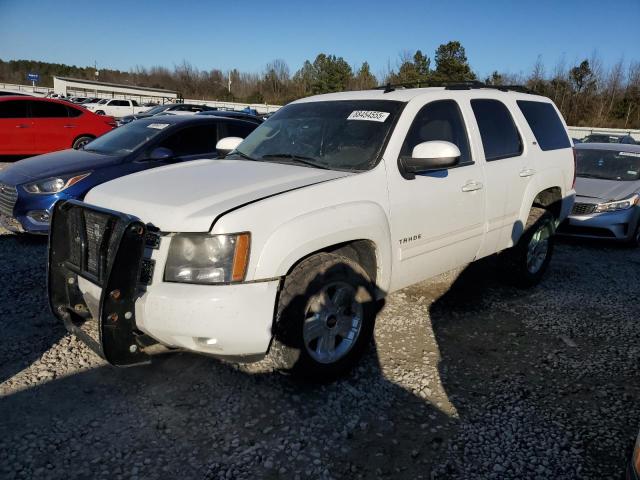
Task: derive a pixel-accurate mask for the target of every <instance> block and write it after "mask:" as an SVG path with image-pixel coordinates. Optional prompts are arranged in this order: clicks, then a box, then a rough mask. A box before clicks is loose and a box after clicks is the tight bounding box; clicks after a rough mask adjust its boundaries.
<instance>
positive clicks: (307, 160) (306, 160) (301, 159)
mask: <svg viewBox="0 0 640 480" xmlns="http://www.w3.org/2000/svg"><path fill="white" fill-rule="evenodd" d="M262 158H287V159H289V160H293V161H294V162H296V163H300V164H302V165H307V166H309V167H314V168H321V169H322V170H331V168H329V167H327V166H326V165H322V164H320V163H316V161H315V158H311V157H305V156H303V155H293V154H292V153H269V154H267V155H263V156H262Z"/></svg>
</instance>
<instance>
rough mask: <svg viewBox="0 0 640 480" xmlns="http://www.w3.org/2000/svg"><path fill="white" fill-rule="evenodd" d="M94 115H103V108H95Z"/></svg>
mask: <svg viewBox="0 0 640 480" xmlns="http://www.w3.org/2000/svg"><path fill="white" fill-rule="evenodd" d="M96 115H104V110H96Z"/></svg>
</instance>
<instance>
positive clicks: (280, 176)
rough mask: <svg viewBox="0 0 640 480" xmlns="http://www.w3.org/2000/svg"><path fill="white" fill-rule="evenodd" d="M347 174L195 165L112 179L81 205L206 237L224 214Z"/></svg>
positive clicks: (247, 164)
mask: <svg viewBox="0 0 640 480" xmlns="http://www.w3.org/2000/svg"><path fill="white" fill-rule="evenodd" d="M347 175H351V174H350V173H347V172H338V171H333V170H320V169H317V168H309V167H301V166H296V165H284V164H278V163H267V162H253V161H248V160H196V161H191V162H185V163H178V164H175V165H169V166H166V167H160V168H152V169H150V170H146V171H143V172H139V173H135V174H133V175H127V176H125V177H121V178H118V179H116V180H112V181H110V182H107V183H104V184H102V185H99V186H97V187H95V188H94V189H92V190H91V191H89V193H88V194H87V196H86V197H85V201H86V202H87V203H90V204H92V205H96V206H99V207H103V208H108V209H111V210H116V211H119V212H123V213H127V214H130V215H133V216H136V217H138V218H139V219H140V220H142V221H143V222H145V223H151V224H153V225H154V226H156V227H158V228H159V229H160V230H162V231H164V232H208V231H209V230H210V229H211V226H212V224H213V222H214V220H215V219H216V218H218V217H219V216H220V215H222V214H223V213H225V212H227V211H228V210H231V209H234V208H236V207H239V206H242V205H244V204H246V203H251V202H253V201H255V200H258V199H261V198H264V197H269V196H272V195H275V194H278V193H282V192H285V191H287V190H292V189H295V188H299V187H304V186H307V185H312V184H315V183H320V182H324V181H327V180H332V179H334V178H340V177H345V176H347Z"/></svg>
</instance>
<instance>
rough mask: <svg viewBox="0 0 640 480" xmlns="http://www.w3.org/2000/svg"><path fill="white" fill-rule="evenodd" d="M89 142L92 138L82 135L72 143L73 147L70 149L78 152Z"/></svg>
mask: <svg viewBox="0 0 640 480" xmlns="http://www.w3.org/2000/svg"><path fill="white" fill-rule="evenodd" d="M91 140H93V137H90V136H88V135H83V136H82V137H78V138H76V139H75V140H74V141H73V145H71V146H72V148H74V149H76V150H79V149H81V148H82V147H84V146H85V145H86V144H87V143H89V142H90V141H91Z"/></svg>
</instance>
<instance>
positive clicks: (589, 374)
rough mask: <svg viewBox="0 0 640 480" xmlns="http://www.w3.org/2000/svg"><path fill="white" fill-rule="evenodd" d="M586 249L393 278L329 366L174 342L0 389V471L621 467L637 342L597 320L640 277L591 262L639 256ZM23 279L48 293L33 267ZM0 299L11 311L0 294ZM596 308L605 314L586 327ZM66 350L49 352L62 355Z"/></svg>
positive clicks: (406, 474)
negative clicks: (508, 265) (628, 281)
mask: <svg viewBox="0 0 640 480" xmlns="http://www.w3.org/2000/svg"><path fill="white" fill-rule="evenodd" d="M5 245H11V242H10V241H9V242H8V241H7V240H2V247H3V248H1V249H0V251H1V252H3V253H2V254H3V257H2V258H3V260H9V261H11V260H12V259H13V260H14V261H15V255H16V254H17V253H18V252H17V249H15V248H13V252H14V254H13V255H11V254H9V253H6V252H7V251H8V249H7V248H4V247H5ZM588 250H589V249H588V247H580V248H577V249H564V250H562V251H561V252H556V255H555V257H554V261H553V262H552V263H551V268H550V271H549V272H548V276H547V278H546V279H545V280H544V281H543V282H542V284H541V285H540V286H539V287H536V288H534V289H531V290H519V289H516V288H512V287H509V286H505V285H504V283H503V281H502V272H501V270H500V269H499V268H498V266H497V264H496V260H495V258H489V259H485V260H483V261H480V262H477V263H475V264H472V265H470V266H469V267H467V268H466V269H465V270H464V271H463V272H462V273H461V274H460V275H459V276H457V278H456V279H455V280H453V281H452V280H451V278H450V277H448V276H445V278H444V279H439V280H438V279H436V280H435V281H433V282H429V283H426V282H425V283H423V284H420V285H416V286H413V287H409V288H407V289H405V290H403V291H402V292H400V293H398V294H396V295H392V296H390V297H389V299H388V302H387V305H386V306H385V309H384V310H383V311H382V312H381V313H380V321H379V323H378V325H377V327H376V344H375V345H374V346H372V347H371V348H370V349H369V350H368V351H367V353H366V354H365V357H364V359H363V361H362V362H361V363H360V364H359V365H358V366H357V367H356V368H355V370H354V371H353V372H352V373H350V374H349V375H347V376H345V377H344V378H341V379H339V380H337V381H335V382H333V383H328V384H323V385H312V384H308V383H301V382H299V381H295V380H293V379H292V378H291V377H290V376H287V375H282V374H280V373H278V372H276V371H273V369H271V368H270V366H269V363H268V362H261V363H258V364H251V365H246V366H238V365H233V364H229V363H225V362H222V361H218V360H215V359H212V358H207V357H203V356H199V355H191V354H186V353H175V354H170V355H164V356H158V357H156V358H155V359H154V361H153V363H152V364H151V365H149V366H142V367H133V368H128V369H116V368H112V367H110V366H106V365H103V364H102V365H99V366H98V367H96V368H93V369H87V368H85V369H83V370H81V371H77V372H75V373H74V374H72V375H69V376H65V377H62V378H56V379H54V380H52V381H48V382H45V383H42V381H39V382H37V385H35V386H33V387H31V388H24V387H23V388H22V389H20V390H17V391H16V390H12V391H11V392H10V393H6V394H4V393H3V394H2V395H3V396H0V472H1V473H0V476H2V477H3V478H5V477H6V478H37V477H46V478H65V479H66V478H134V477H135V478H197V479H217V478H268V479H272V478H273V479H275V478H322V479H325V478H327V479H328V478H383V477H387V478H412V479H419V478H423V479H449V478H483V479H484V478H498V479H502V478H554V479H570V478H571V479H573V478H603V475H602V472H603V471H605V472H609V473H610V475H604V476H605V477H606V476H609V477H611V478H616V477H619V475H618V472H622V469H623V468H624V448H625V447H626V443H628V441H629V438H630V437H633V436H634V435H635V433H636V432H635V430H636V425H637V421H638V410H637V408H634V405H637V404H638V401H639V400H640V394H639V391H640V385H639V382H638V380H637V362H638V358H639V355H638V348H637V347H628V346H627V345H625V342H626V340H627V339H626V337H624V336H623V335H621V334H618V335H617V337H615V338H614V337H612V336H611V331H614V332H615V330H610V328H611V329H613V328H619V327H616V324H614V323H613V322H614V320H615V317H611V316H608V315H610V313H611V311H612V310H613V311H614V312H615V313H616V314H617V315H619V316H621V317H624V318H636V317H637V308H636V307H634V305H630V304H629V302H626V303H625V299H627V297H628V296H629V295H631V296H634V295H635V296H636V297H635V298H637V295H640V291H639V288H640V286H639V285H640V282H638V283H636V284H633V285H631V286H628V288H627V289H625V290H622V289H620V288H618V285H615V284H613V285H612V286H611V287H610V288H604V289H603V286H602V285H601V284H599V283H598V282H597V281H594V279H598V278H605V279H606V280H607V281H608V282H612V281H613V279H614V278H615V276H617V275H619V276H623V277H624V276H626V277H632V276H633V272H636V273H635V275H636V277H637V264H636V265H635V266H634V264H633V263H632V262H638V261H639V260H640V257H639V256H638V254H637V253H635V254H634V255H635V256H634V257H633V258H632V259H627V258H626V257H625V258H620V257H619V256H615V253H616V252H615V251H614V252H609V253H606V252H605V255H604V256H601V255H600V256H593V258H590V259H589V258H586V255H585V253H586V252H588ZM29 252H30V254H38V255H40V254H41V253H42V252H40V251H39V250H37V249H35V250H33V251H29ZM21 255H24V253H21ZM616 262H617V263H616ZM4 264H5V262H3V265H4ZM19 265H20V262H17V263H16V264H15V265H14V266H12V267H11V268H12V269H13V270H12V271H13V272H18V271H19ZM612 265H613V267H612ZM614 267H615V269H617V271H618V273H616V274H615V276H614V275H613V274H610V273H608V271H609V269H610V268H614ZM42 269H44V267H42ZM634 269H635V270H634ZM38 272H39V275H40V278H43V277H42V276H43V272H42V271H40V270H37V269H36V271H35V272H33V273H35V274H36V275H35V277H34V278H38V277H37V275H38ZM607 275H608V276H607ZM567 282H570V283H571V288H567ZM23 288H24V286H23ZM32 288H33V289H34V290H38V291H39V292H40V293H39V294H38V295H40V296H41V297H42V296H43V295H44V287H43V283H42V281H36V280H34V283H33V285H32ZM576 291H577V292H578V293H576ZM22 292H23V290H21V289H19V290H18V289H16V290H15V292H14V296H15V295H22V294H23V293H22ZM584 292H587V293H588V294H589V295H588V296H585V294H584ZM598 292H600V293H598ZM598 295H601V296H598ZM38 298H39V297H38ZM603 298H605V299H607V300H606V301H607V302H609V303H604V300H603ZM45 300H46V299H44V297H42V298H40V300H37V299H35V298H34V297H32V298H29V299H25V310H24V313H18V315H12V317H11V321H12V322H16V320H17V321H18V322H17V323H19V322H22V321H23V319H22V317H23V316H27V315H29V314H30V313H27V312H31V313H34V312H39V311H40V309H42V311H43V312H45V311H46V301H45ZM38 302H39V303H38ZM35 304H38V305H42V307H34V305H35ZM27 305H28V306H29V307H27ZM2 308H4V309H5V311H3V313H4V315H3V316H2V317H0V318H2V319H3V320H2V321H3V322H5V323H4V324H3V325H8V323H9V322H10V320H8V319H7V320H5V318H6V317H7V316H8V315H7V312H9V307H7V306H6V302H5V300H4V299H3V302H2ZM634 309H635V316H634ZM585 312H588V314H585ZM47 315H48V313H47ZM584 315H591V316H595V318H597V320H598V321H597V322H593V323H589V322H586V321H585V320H584V319H583V316H584ZM186 321H188V320H186ZM25 325H28V326H29V327H28V328H30V329H34V328H35V329H36V330H37V329H38V327H36V326H34V325H31V324H28V323H25ZM599 325H603V326H606V327H607V329H604V330H603V331H602V334H601V335H599V336H598V335H595V336H589V335H591V334H592V332H591V330H593V329H594V328H599ZM60 328H61V327H59V328H58V327H51V328H47V329H42V336H43V338H46V341H43V346H44V345H53V344H54V343H55V342H56V341H57V339H58V338H59V335H60V334H62V333H61V332H60ZM596 333H597V332H596ZM31 335H34V334H31ZM636 335H637V333H636ZM618 337H619V338H618ZM636 338H637V337H636ZM572 342H575V343H576V346H571V345H572V344H573V343H572ZM620 342H622V343H620ZM2 345H5V343H4V342H2V343H0V348H4V347H2ZM40 351H42V349H41V350H40ZM605 351H606V355H605V354H604V353H603V352H605ZM74 354H75V352H68V351H65V350H58V351H57V352H56V355H58V357H57V358H59V359H60V361H63V357H64V356H65V355H74ZM12 355H14V356H15V357H16V358H17V357H18V356H19V355H21V354H20V353H19V352H14V353H12ZM29 355H30V356H28V358H32V361H34V360H36V359H35V358H34V357H35V355H31V354H29ZM432 362H433V363H432ZM3 368H6V367H5V366H4V364H3ZM11 371H15V369H11V368H9V369H7V370H6V372H8V373H10V372H11ZM3 372H4V370H3ZM3 378H6V377H3ZM0 388H2V387H1V385H0ZM439 388H442V389H443V391H442V395H439V393H438V390H439ZM1 391H2V390H0V392H1ZM625 408H626V410H625ZM598 472H599V473H600V475H598Z"/></svg>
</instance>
